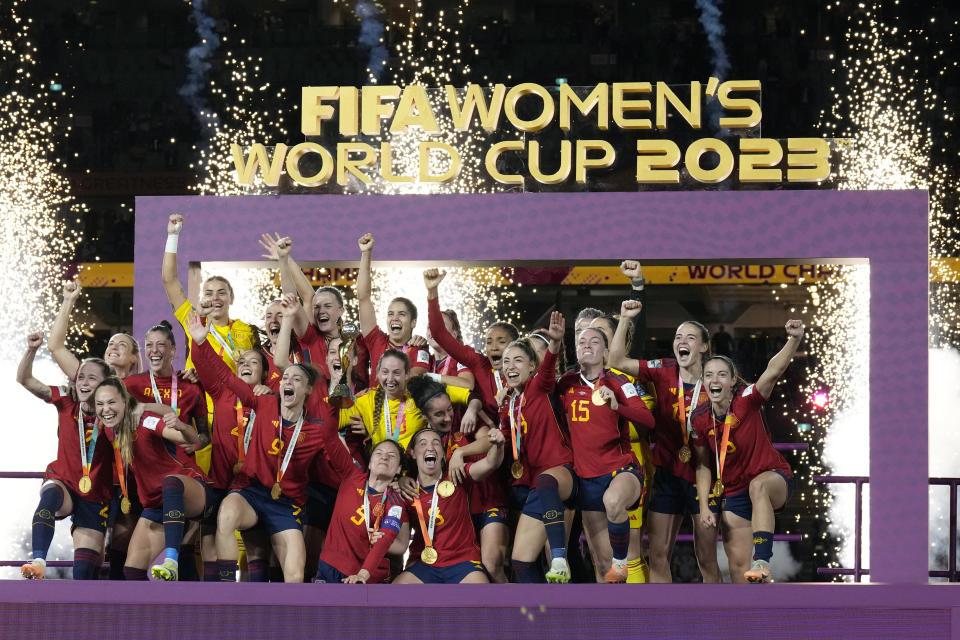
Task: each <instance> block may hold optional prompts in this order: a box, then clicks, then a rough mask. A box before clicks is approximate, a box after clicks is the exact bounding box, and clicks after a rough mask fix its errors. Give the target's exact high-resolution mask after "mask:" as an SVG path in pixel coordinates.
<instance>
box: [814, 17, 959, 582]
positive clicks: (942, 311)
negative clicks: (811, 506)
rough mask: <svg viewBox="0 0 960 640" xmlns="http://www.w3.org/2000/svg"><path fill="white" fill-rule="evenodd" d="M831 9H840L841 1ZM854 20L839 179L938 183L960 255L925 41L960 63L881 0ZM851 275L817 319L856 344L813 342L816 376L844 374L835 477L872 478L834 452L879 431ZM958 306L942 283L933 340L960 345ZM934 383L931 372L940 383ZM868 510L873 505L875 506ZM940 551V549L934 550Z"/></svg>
mask: <svg viewBox="0 0 960 640" xmlns="http://www.w3.org/2000/svg"><path fill="white" fill-rule="evenodd" d="M832 6H837V5H832ZM827 8H828V9H830V8H831V5H828V6H827ZM848 20H849V22H850V26H849V28H848V30H847V32H846V36H845V40H846V42H845V46H846V48H847V52H846V54H845V55H844V56H843V58H842V60H841V63H840V67H841V70H842V71H843V77H844V81H843V86H842V87H839V88H832V91H833V93H834V105H835V106H834V109H833V111H832V113H831V114H830V115H829V116H828V115H827V114H824V125H823V126H824V128H825V129H826V130H828V131H829V132H831V133H832V135H833V136H834V137H837V138H846V140H845V141H844V143H843V144H842V146H841V164H840V169H839V172H838V173H839V175H838V178H839V180H838V186H839V188H841V189H922V188H927V189H929V191H930V226H931V240H932V244H931V254H932V257H934V258H942V257H946V256H953V255H956V254H957V249H958V243H957V229H956V227H955V226H951V225H949V223H948V220H949V217H950V215H951V214H952V211H951V207H952V206H954V205H955V197H956V189H955V187H953V186H951V183H952V181H953V179H954V176H952V175H951V171H950V170H949V169H947V168H945V166H944V165H940V164H938V163H936V162H935V161H934V158H933V156H935V155H936V154H937V153H938V150H937V149H936V148H934V145H933V141H934V139H935V136H934V132H933V131H932V130H931V127H930V125H929V124H925V122H926V121H925V120H924V116H928V115H936V116H937V117H938V118H942V119H943V120H945V121H948V122H952V121H953V119H954V116H953V114H952V113H951V112H950V110H949V109H948V107H947V105H946V103H945V102H944V101H943V98H942V97H941V96H940V95H938V93H937V92H936V91H935V90H934V88H933V84H932V82H934V81H936V76H935V77H934V79H933V80H931V79H929V78H927V77H925V76H924V75H923V71H924V70H923V68H922V66H921V64H919V60H920V56H919V55H918V52H917V50H918V48H919V47H920V46H921V43H924V44H923V46H926V47H932V51H931V53H930V54H929V55H928V56H927V57H929V58H930V59H931V60H930V61H927V60H925V61H924V63H927V62H932V63H933V64H934V65H939V66H940V73H939V74H938V75H940V76H942V75H943V74H944V72H945V71H946V70H947V69H948V65H949V64H954V65H955V64H956V63H955V62H951V61H948V60H947V58H945V57H944V49H942V48H939V49H938V48H937V46H935V45H931V43H930V38H931V36H930V34H929V33H927V32H926V31H925V30H923V29H903V28H901V27H899V26H894V25H895V23H893V22H892V21H891V22H888V21H886V20H885V19H884V18H883V16H882V14H881V7H880V4H879V3H877V2H873V3H869V4H867V5H864V4H861V5H860V10H859V11H857V12H856V13H855V14H853V15H851V16H848ZM946 38H947V40H948V41H950V40H952V38H953V34H952V33H949V34H947V36H946ZM943 44H946V43H943ZM942 151H943V150H940V152H942ZM954 160H955V159H954ZM937 266H938V267H939V272H940V276H941V277H945V279H948V280H951V281H956V279H957V277H958V276H960V273H958V272H957V271H956V269H954V268H952V267H951V266H950V265H949V263H947V262H945V261H940V262H939V264H938V265H937ZM864 272H865V270H864ZM847 274H848V275H847V276H846V277H845V278H844V280H843V281H841V282H838V285H839V289H838V290H837V291H836V292H830V294H829V295H827V296H821V299H822V300H824V301H825V302H827V304H826V305H821V306H820V307H819V309H818V312H817V313H816V314H815V317H816V320H815V323H823V326H824V327H833V328H834V329H835V330H834V331H831V332H825V335H828V334H837V335H841V336H843V335H844V334H846V335H847V336H849V337H850V338H851V339H853V341H852V342H844V341H837V340H835V339H833V338H828V339H826V340H822V341H821V342H819V343H814V344H812V345H811V351H813V352H815V354H816V356H817V361H818V362H819V363H820V365H819V368H817V369H814V370H812V371H811V372H810V374H811V376H810V379H811V383H813V384H815V385H816V384H818V383H819V382H823V383H826V380H827V379H837V378H839V380H840V382H841V385H842V386H841V388H840V389H837V388H836V387H832V391H833V397H832V398H831V402H833V408H834V411H833V412H831V413H828V414H827V415H826V416H825V417H824V418H823V419H822V421H821V423H822V424H821V425H820V428H822V429H824V431H825V432H826V433H827V439H826V447H825V449H826V450H825V452H824V462H825V463H826V464H827V465H828V466H829V467H830V468H831V471H832V472H833V473H834V474H844V475H846V474H852V475H860V474H863V475H866V473H867V471H868V469H867V460H866V459H865V457H862V456H854V455H850V454H849V451H850V449H848V448H847V449H846V452H847V453H846V454H845V455H843V456H842V460H841V459H840V456H836V457H835V456H833V455H832V454H830V452H831V451H834V450H838V451H839V450H841V449H844V448H846V447H847V446H850V445H854V446H856V447H857V449H856V450H859V451H864V450H865V449H864V447H865V443H866V442H867V440H866V438H867V435H868V431H869V429H868V425H869V420H868V417H867V412H866V407H867V402H866V399H867V387H866V385H865V384H858V383H857V380H856V376H857V375H859V374H858V373H857V372H858V371H861V372H862V371H865V370H866V367H862V366H861V365H862V364H865V360H866V358H867V355H866V354H867V351H866V349H865V345H863V344H860V341H859V340H857V339H856V338H857V336H865V335H867V334H866V333H865V332H857V331H849V328H850V326H851V325H850V324H846V322H849V321H851V320H853V321H856V322H860V320H859V319H860V318H861V317H862V318H865V317H866V316H867V306H866V305H867V301H866V300H863V299H859V300H858V297H859V295H860V294H858V291H857V290H858V289H860V290H861V291H866V282H865V280H864V281H863V282H862V283H861V284H860V285H859V286H857V282H858V281H859V280H860V279H861V278H865V277H866V276H865V275H857V274H852V275H851V274H849V272H847ZM838 294H839V295H838ZM851 305H861V306H859V307H858V306H851ZM851 309H859V312H857V313H856V314H855V315H854V316H852V317H850V314H851ZM958 310H960V298H958V296H957V291H956V288H955V287H954V286H940V287H935V288H934V289H933V290H932V295H931V320H930V324H931V337H932V339H931V346H947V345H956V344H957V343H958V341H960V340H958V339H960V324H958V322H957V317H958ZM845 316H847V317H846V318H845ZM934 359H935V354H934V355H932V356H931V362H933V361H934ZM845 372H846V373H845ZM844 373H845V374H844ZM933 380H934V378H933V377H932V376H931V384H932V382H933ZM834 400H836V401H834ZM943 410H944V407H943V406H942V405H941V403H933V402H931V404H930V411H931V428H930V432H929V441H930V442H931V446H930V457H931V472H933V469H934V467H936V468H937V469H938V472H939V473H941V474H942V475H952V476H957V475H960V468H957V466H956V462H955V460H954V461H953V462H952V463H951V464H947V465H946V466H944V465H942V464H940V462H942V461H939V460H937V458H938V456H942V455H953V452H952V450H950V449H945V448H944V447H942V446H939V445H936V444H934V443H938V442H940V441H941V440H942V439H943V438H944V437H945V436H946V434H944V433H939V432H938V425H940V424H946V421H944V420H941V419H940V417H939V412H940V411H943ZM831 420H832V423H831ZM815 431H816V429H815ZM945 471H949V473H945ZM832 491H833V492H834V497H833V500H832V507H833V508H832V509H831V512H830V513H831V515H830V519H831V523H832V524H833V525H834V526H835V527H837V528H839V529H843V530H846V532H847V533H845V534H842V535H841V536H840V538H841V539H840V544H839V549H838V553H839V558H840V562H841V563H842V564H844V565H845V566H848V567H849V566H851V565H852V562H851V558H852V551H851V550H850V549H849V545H851V544H852V542H853V538H852V535H849V534H852V527H850V525H849V523H850V522H851V521H852V519H853V510H852V506H851V505H850V504H843V503H844V502H846V500H845V499H841V496H840V494H839V493H838V492H837V489H836V488H833V489H832ZM821 493H822V492H821ZM865 493H866V492H865ZM825 501H826V504H827V505H829V504H830V503H831V500H830V499H829V498H826V499H825ZM948 508H949V505H945V504H943V502H942V501H934V500H932V501H931V504H930V510H931V517H932V518H933V517H934V516H935V515H936V514H938V513H939V514H942V512H943V510H944V509H948ZM865 513H868V512H867V511H866V510H865ZM932 533H934V532H932ZM863 536H864V538H863V540H864V560H865V564H869V555H868V554H869V546H868V545H869V532H868V529H867V528H866V526H865V527H864V530H863ZM931 543H932V544H931V546H932V547H933V548H934V549H935V548H936V547H937V546H938V544H942V543H943V541H942V540H941V541H940V542H939V543H938V542H937V540H936V538H935V536H932V537H931ZM933 553H934V551H933V550H932V551H931V555H933Z"/></svg>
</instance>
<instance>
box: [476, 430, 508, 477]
mask: <svg viewBox="0 0 960 640" xmlns="http://www.w3.org/2000/svg"><path fill="white" fill-rule="evenodd" d="M487 440H488V443H489V444H488V447H489V448H488V449H487V455H486V456H484V457H483V458H481V459H479V460H477V461H476V462H474V463H473V464H472V465H470V467H469V469H468V472H469V473H470V478H471V479H473V480H475V481H477V482H479V481H480V480H483V479H484V478H486V477H487V476H488V475H490V474H491V473H493V472H494V471H496V470H497V469H499V468H500V465H501V464H502V463H503V445H504V443H505V442H506V439H505V438H504V437H503V432H502V431H500V430H499V429H490V430H489V431H488V432H487Z"/></svg>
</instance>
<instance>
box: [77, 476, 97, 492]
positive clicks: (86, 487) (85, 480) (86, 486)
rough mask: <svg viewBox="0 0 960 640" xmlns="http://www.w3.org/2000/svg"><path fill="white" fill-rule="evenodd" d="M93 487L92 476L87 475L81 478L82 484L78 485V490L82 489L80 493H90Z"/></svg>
mask: <svg viewBox="0 0 960 640" xmlns="http://www.w3.org/2000/svg"><path fill="white" fill-rule="evenodd" d="M92 485H93V483H92V482H90V476H87V475H85V476H83V477H82V478H80V482H79V483H78V488H79V489H80V493H90V487H91V486H92Z"/></svg>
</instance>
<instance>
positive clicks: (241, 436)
mask: <svg viewBox="0 0 960 640" xmlns="http://www.w3.org/2000/svg"><path fill="white" fill-rule="evenodd" d="M236 409H237V461H238V462H241V463H242V462H243V461H244V460H245V459H246V457H247V450H248V449H249V448H250V437H251V436H252V435H253V421H254V420H256V419H257V412H256V411H254V410H253V409H250V416H249V417H248V418H247V423H246V425H245V428H244V430H243V432H242V433H241V431H240V425H241V424H242V423H243V404H242V403H241V402H240V401H239V400H237V407H236Z"/></svg>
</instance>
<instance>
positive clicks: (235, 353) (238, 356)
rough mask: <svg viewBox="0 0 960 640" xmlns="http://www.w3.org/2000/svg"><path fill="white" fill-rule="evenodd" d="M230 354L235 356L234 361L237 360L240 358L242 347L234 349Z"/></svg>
mask: <svg viewBox="0 0 960 640" xmlns="http://www.w3.org/2000/svg"><path fill="white" fill-rule="evenodd" d="M230 355H231V356H233V361H234V362H237V361H238V360H239V359H240V349H234V350H233V353H231V354H230Z"/></svg>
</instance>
